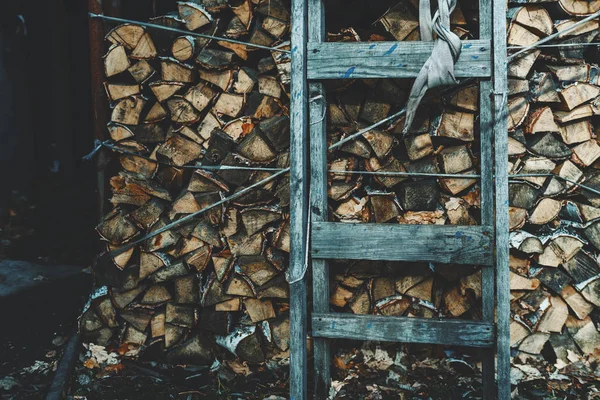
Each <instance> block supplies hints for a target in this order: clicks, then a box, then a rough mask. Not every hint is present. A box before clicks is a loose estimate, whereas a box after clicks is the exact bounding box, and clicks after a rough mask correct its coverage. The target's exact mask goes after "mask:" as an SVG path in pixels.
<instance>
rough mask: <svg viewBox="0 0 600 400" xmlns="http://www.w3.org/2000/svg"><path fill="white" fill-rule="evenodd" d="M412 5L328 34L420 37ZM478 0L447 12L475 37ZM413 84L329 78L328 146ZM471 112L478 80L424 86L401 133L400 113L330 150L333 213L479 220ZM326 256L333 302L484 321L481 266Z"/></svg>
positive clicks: (336, 37)
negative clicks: (415, 109) (426, 88)
mask: <svg viewBox="0 0 600 400" xmlns="http://www.w3.org/2000/svg"><path fill="white" fill-rule="evenodd" d="M418 3H419V2H418V1H401V2H398V1H394V2H390V3H389V4H387V7H388V8H387V9H383V11H382V13H381V14H379V15H378V18H377V19H376V20H371V21H362V24H360V23H359V24H358V25H356V26H352V27H346V28H345V29H341V30H340V33H339V34H330V35H329V37H328V39H329V41H377V40H392V41H394V40H396V41H416V40H420V35H419V22H418V20H419V19H418V11H417V10H418ZM473 3H475V4H473ZM476 3H477V2H465V1H463V2H459V5H458V7H457V8H456V10H455V11H454V12H453V13H452V15H451V24H452V25H451V26H452V31H453V32H455V33H456V34H457V35H458V36H459V37H460V38H461V39H463V40H467V39H473V38H477V32H478V22H477V19H476V16H477V14H478V9H477V4H476ZM412 83H413V80H408V79H404V80H401V79H383V80H363V81H358V80H357V81H344V82H339V83H336V84H330V83H327V84H326V87H327V102H328V116H329V121H328V122H329V123H328V141H329V144H330V145H331V144H334V143H335V142H337V141H339V140H341V139H343V138H344V137H346V136H348V135H349V134H352V133H353V132H355V131H357V130H358V129H361V128H364V127H368V126H369V125H371V124H374V123H376V122H378V121H380V120H382V119H384V118H386V117H388V116H389V115H393V114H394V113H397V112H398V111H399V110H401V109H402V108H403V107H404V106H405V104H406V101H407V98H408V94H409V92H410V89H411V85H412ZM478 120H479V84H478V82H476V81H467V82H465V83H463V84H461V85H457V86H456V87H450V88H441V89H434V90H431V91H429V93H428V94H427V97H426V98H425V100H424V102H423V104H421V105H420V107H419V109H418V112H417V115H416V118H415V121H414V122H413V124H412V127H411V129H410V130H409V132H408V133H407V134H406V135H403V134H402V132H403V128H404V116H401V117H399V118H397V119H396V120H394V121H393V122H392V123H390V124H387V125H382V126H380V127H377V128H375V129H371V130H369V131H368V132H367V133H365V134H364V135H362V136H361V137H358V138H357V139H355V140H353V141H349V142H347V143H345V144H343V145H342V146H340V147H338V148H336V149H335V150H334V151H332V152H330V153H329V158H328V163H329V165H328V167H329V170H330V171H335V172H330V174H329V193H328V195H329V206H330V209H329V215H330V220H332V221H340V222H363V223H378V224H381V223H387V224H390V223H391V224H436V225H444V224H452V225H478V224H480V223H481V209H480V191H481V186H480V181H479V179H477V178H476V177H473V175H477V174H479V172H480V158H481V157H480V145H481V143H480V130H481V128H480V126H479V122H478ZM344 172H346V173H344ZM360 172H366V174H361V173H360ZM378 173H379V175H377V174H378ZM394 173H398V174H397V175H394ZM401 173H413V174H421V175H415V176H406V175H402V174H401ZM436 174H437V175H453V176H442V177H440V176H436ZM457 175H467V176H470V177H466V178H465V177H460V176H457ZM332 240H335V238H332ZM398 246H402V243H398ZM331 264H332V266H331V267H332V274H331V276H332V280H333V281H332V285H331V287H332V289H331V296H330V303H331V305H332V307H333V308H334V309H335V310H337V311H342V312H344V311H346V312H352V313H356V314H379V315H389V316H418V317H441V316H448V317H461V318H468V319H481V313H482V311H481V271H480V268H479V267H478V266H464V265H452V266H447V265H432V264H429V263H402V262H374V261H355V262H336V263H331Z"/></svg>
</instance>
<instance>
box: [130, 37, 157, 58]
mask: <svg viewBox="0 0 600 400" xmlns="http://www.w3.org/2000/svg"><path fill="white" fill-rule="evenodd" d="M157 54H158V52H157V51H156V47H155V46H154V42H153V41H152V37H150V34H149V33H148V32H146V33H144V34H143V35H142V37H141V38H140V40H139V42H138V44H137V46H135V49H133V51H132V52H131V58H133V59H134V60H149V59H153V58H155V57H156V56H157Z"/></svg>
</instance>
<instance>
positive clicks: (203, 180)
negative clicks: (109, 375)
mask: <svg viewBox="0 0 600 400" xmlns="http://www.w3.org/2000/svg"><path fill="white" fill-rule="evenodd" d="M458 3H459V4H458V7H457V9H456V10H455V11H454V13H453V14H452V17H451V22H452V30H453V31H454V32H455V33H456V34H457V35H458V36H459V37H461V39H463V40H468V39H474V38H477V37H478V19H477V17H478V13H479V10H478V9H477V3H478V2H476V1H466V0H463V1H460V0H459V2H458ZM516 3H519V4H516ZM530 3H532V4H528V2H526V1H523V0H521V1H518V2H515V4H511V5H512V6H514V8H511V10H510V12H509V15H508V20H509V28H508V43H509V46H526V45H529V44H531V43H534V42H536V41H537V40H539V39H540V38H543V37H545V36H547V35H549V34H551V33H553V32H557V31H560V30H564V29H566V28H567V27H569V26H570V25H572V24H573V23H574V22H576V21H577V20H578V19H581V17H582V16H584V15H586V14H589V13H592V12H595V11H597V10H598V9H600V0H594V1H586V0H557V1H548V2H539V1H533V0H532V1H530ZM533 3H535V4H533ZM325 5H326V15H327V21H328V25H327V31H328V32H330V33H329V34H328V40H329V41H381V40H391V41H410V40H419V39H420V38H419V30H418V0H402V1H398V0H386V1H381V2H377V3H375V4H373V3H372V2H365V1H362V0H361V1H359V0H354V1H351V2H349V3H348V4H346V2H343V1H341V0H330V1H327V2H326V3H325ZM289 21H290V15H289V4H287V3H285V2H283V1H282V0H262V1H259V0H246V1H240V0H236V1H233V0H232V1H229V2H228V1H226V0H195V1H193V2H188V3H179V10H178V13H175V14H173V15H167V16H163V17H158V18H154V19H153V20H152V21H151V22H152V23H155V24H161V25H166V26H169V27H175V28H178V29H187V30H189V31H190V32H192V31H193V32H200V33H206V34H210V35H216V36H223V37H229V38H235V39H239V40H241V41H247V42H251V43H254V44H259V45H263V46H278V47H279V48H283V49H289V43H287V42H286V40H287V34H288V31H289ZM598 29H599V23H598V20H594V21H590V22H588V23H587V24H585V25H584V26H582V27H579V28H577V29H576V30H575V31H571V32H569V33H566V34H564V35H563V36H561V38H560V39H558V40H556V41H554V42H555V43H568V44H579V43H590V42H592V41H594V40H595V39H596V37H597V35H598ZM106 38H107V42H108V43H109V45H110V48H109V49H108V52H107V54H106V57H105V71H106V76H107V82H106V91H107V95H108V98H109V100H110V102H111V106H112V116H111V122H110V123H109V125H108V127H107V129H108V132H109V133H110V137H111V138H112V140H113V141H114V142H115V143H116V145H117V146H118V147H119V148H121V149H124V150H126V151H127V153H121V154H119V152H118V151H117V152H116V154H117V156H118V159H119V162H120V166H121V171H120V172H119V173H118V174H117V175H115V176H114V177H113V178H112V179H111V182H110V183H111V188H112V197H111V199H110V200H111V202H112V203H113V205H114V209H113V210H112V211H111V212H110V213H109V214H108V215H106V216H105V217H104V219H103V221H102V222H101V223H100V224H99V225H98V227H97V230H98V233H99V234H100V236H101V238H102V239H103V240H104V241H105V242H106V246H107V250H115V249H119V248H121V247H123V246H126V245H127V243H128V242H131V241H133V240H135V239H136V238H140V237H142V236H143V235H145V234H147V233H149V232H152V231H156V230H157V229H160V228H162V227H164V226H166V225H167V224H169V223H171V222H172V221H175V220H177V219H179V218H181V217H182V216H185V215H188V214H190V213H193V212H196V211H198V210H200V209H202V208H203V207H206V206H208V205H210V204H212V203H215V202H217V201H219V200H220V199H221V198H222V197H225V196H227V195H230V194H233V193H235V192H237V191H239V190H241V189H243V188H245V187H248V186H249V185H251V184H253V183H255V182H258V181H260V180H261V179H264V178H266V177H268V176H269V175H271V174H273V172H271V171H248V170H220V171H207V170H202V169H191V168H189V167H190V166H194V165H197V164H202V165H208V166H219V165H221V166H242V167H257V168H262V167H276V168H284V167H287V166H288V147H289V134H290V133H289V119H288V116H287V115H288V109H287V107H288V106H287V104H288V94H287V93H288V90H289V88H288V83H289V76H288V73H289V63H288V61H289V59H288V58H287V56H286V54H284V53H281V52H277V51H268V50H264V49H256V48H252V47H250V46H245V45H243V44H237V43H229V42H225V41H220V40H216V39H206V38H198V37H194V36H190V35H183V34H182V35H179V34H175V33H172V32H165V31H158V30H150V29H147V28H144V27H141V26H138V25H134V24H125V25H120V26H118V27H115V28H114V29H113V30H112V31H111V32H110V33H109V34H108V35H107V37H106ZM596 58H597V48H596V47H563V48H556V47H548V48H541V49H538V50H535V51H531V52H528V53H526V54H525V55H524V56H522V57H519V58H517V59H516V60H514V61H513V62H512V63H511V64H510V67H509V69H508V74H509V91H510V93H509V97H508V107H509V115H508V119H509V127H510V128H509V133H508V134H509V157H510V171H511V174H533V173H535V174H555V175H558V176H559V177H546V176H541V177H539V176H536V177H518V176H515V177H513V178H512V179H511V186H510V223H511V228H510V229H511V232H512V234H511V246H512V250H511V251H512V253H511V262H510V268H511V293H512V299H513V301H512V306H511V315H512V317H513V319H512V323H511V341H512V345H513V346H514V347H515V349H518V350H519V352H520V353H519V354H520V357H522V358H523V359H527V358H528V357H533V358H540V359H541V357H542V356H541V353H542V350H544V349H546V350H552V352H548V351H545V352H544V354H545V357H549V358H548V359H552V357H553V356H548V354H554V355H555V356H556V357H557V358H558V359H559V360H561V361H562V362H564V363H567V364H568V363H570V362H571V361H572V360H573V359H574V358H573V357H578V356H582V357H584V358H585V357H589V356H590V355H593V353H594V351H595V348H597V347H598V346H599V345H600V333H598V330H597V324H598V322H599V321H598V316H599V313H598V311H597V309H598V307H600V279H598V278H599V277H600V267H599V266H598V254H600V222H598V221H600V195H599V194H598V193H595V192H592V191H589V190H585V189H584V188H581V187H579V186H577V185H576V183H583V184H585V185H588V186H591V187H592V188H595V189H596V190H599V191H600V173H597V172H595V171H598V170H600V146H599V145H598V143H597V140H596V132H598V129H599V128H598V117H597V116H598V115H599V114H600V104H599V103H600V97H599V96H600V80H599V79H600V78H599V76H600V69H599V68H598V67H597V66H596V65H595V64H592V63H594V62H597V61H598V60H596ZM411 85H412V81H410V80H343V81H328V82H326V90H327V94H326V100H327V106H326V110H325V112H326V113H327V116H326V118H327V122H328V143H329V144H330V145H331V144H334V143H335V142H337V141H339V140H341V139H343V138H345V137H347V136H348V135H350V134H352V133H354V132H356V131H357V130H359V129H362V128H364V127H367V126H369V125H371V124H373V123H375V122H378V121H380V120H381V119H383V118H385V117H387V116H389V115H391V114H393V113H395V112H397V111H398V110H400V109H401V108H402V107H403V106H404V105H405V103H406V100H407V97H408V93H409V91H410V87H411ZM478 114H479V90H478V82H476V81H467V82H464V83H462V84H461V85H458V86H456V87H450V88H441V89H436V90H432V91H430V93H429V94H428V95H427V96H426V98H425V100H424V103H423V104H421V106H420V107H419V110H418V113H417V117H416V120H415V122H414V123H413V125H412V128H411V130H410V132H409V133H408V134H407V135H406V136H402V134H401V132H402V129H403V126H404V120H403V118H402V117H401V118H399V119H396V120H394V121H393V122H392V123H391V124H387V125H382V126H380V127H378V128H375V129H371V130H370V131H368V132H367V133H365V134H364V135H362V136H361V137H359V138H357V139H356V140H353V141H349V142H347V143H345V144H344V145H342V146H341V147H339V148H336V149H335V150H334V151H331V152H330V154H329V157H328V160H329V163H328V164H329V165H328V167H329V169H330V171H336V172H330V173H329V193H328V195H329V206H330V207H329V215H330V219H331V220H332V221H342V222H363V223H398V224H453V225H476V224H480V223H481V210H480V184H479V180H478V179H475V178H458V177H438V178H435V177H426V176H421V177H406V176H393V175H370V174H360V173H357V172H360V171H366V172H370V173H373V172H384V173H385V172H412V173H430V174H436V173H442V174H465V175H472V174H478V173H479V172H480V168H479V165H480V153H481V150H480V132H481V131H482V130H483V129H489V127H480V126H479V118H478ZM349 172H355V173H352V174H351V173H349ZM288 198H289V183H288V177H287V176H283V177H282V178H279V179H276V180H274V181H272V182H270V183H268V184H266V185H264V186H263V187H261V188H259V189H256V190H254V191H252V192H251V193H250V194H247V195H244V196H243V197H241V198H239V199H236V200H235V201H233V202H230V203H226V204H225V205H223V206H220V207H217V208H214V209H211V210H209V211H208V212H206V213H205V214H203V217H200V218H198V219H196V220H194V221H193V223H189V224H184V225H180V226H177V227H176V228H173V229H170V230H168V231H166V232H163V233H161V234H159V235H158V236H156V237H153V238H151V239H149V240H146V241H145V242H144V243H142V244H141V245H136V246H134V247H133V248H130V249H128V250H127V251H125V252H123V253H121V254H119V255H117V256H114V257H106V255H105V256H104V257H100V258H99V260H98V262H97V265H96V267H95V273H96V278H97V281H98V282H99V283H100V284H102V285H107V286H108V287H109V289H108V294H102V293H103V292H102V293H101V294H100V295H98V296H97V297H95V298H94V299H93V300H92V302H91V304H90V307H89V308H87V311H86V312H85V313H84V315H83V316H82V319H81V330H82V332H83V333H84V335H85V340H94V341H97V342H100V343H109V342H111V341H114V340H117V339H118V340H119V341H120V343H121V344H122V345H125V348H126V349H130V352H131V354H136V353H137V352H138V351H139V350H140V349H145V350H146V352H148V353H150V354H152V355H154V356H158V357H165V358H166V359H167V360H168V361H172V362H192V363H209V362H211V361H212V359H213V358H214V357H215V356H217V357H218V356H219V355H224V354H230V356H236V357H238V358H239V359H241V360H243V361H249V362H262V361H264V360H265V359H269V358H273V357H277V356H281V355H282V353H283V354H285V352H286V351H287V350H288V329H289V319H288V316H287V309H288V286H287V283H286V280H285V270H286V269H287V259H288V253H289V250H290V249H289V225H288V220H289V208H288V204H289V199H288ZM332 240H335V238H332ZM398 245H399V246H402V243H399V244H398ZM331 264H332V265H331V268H332V273H331V278H332V283H331V301H330V302H331V305H332V309H334V310H337V311H345V312H353V313H357V314H380V315H392V316H401V315H402V316H420V317H455V318H459V317H460V318H465V319H480V318H481V271H480V268H479V267H478V266H458V265H450V266H445V265H431V264H428V263H413V264H406V263H404V264H402V265H399V264H400V263H392V262H371V261H369V262H338V263H331ZM151 350H152V351H151ZM226 350H228V351H229V353H227V351H226ZM567 356H569V357H570V358H567ZM595 356H596V357H597V353H596V355H595Z"/></svg>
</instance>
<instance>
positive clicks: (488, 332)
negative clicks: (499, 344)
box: [312, 313, 495, 348]
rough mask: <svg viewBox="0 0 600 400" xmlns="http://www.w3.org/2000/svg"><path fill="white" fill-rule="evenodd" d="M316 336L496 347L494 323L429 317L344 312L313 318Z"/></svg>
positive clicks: (317, 314) (313, 331)
mask: <svg viewBox="0 0 600 400" xmlns="http://www.w3.org/2000/svg"><path fill="white" fill-rule="evenodd" d="M312 333H313V336H314V337H324V338H330V339H354V340H374V341H383V342H403V343H431V344H441V345H455V346H466V347H487V348H490V347H493V346H494V342H495V338H494V324H492V323H490V322H478V321H466V320H456V319H446V320H443V321H440V320H434V319H429V318H411V317H388V316H380V315H355V314H342V313H329V314H319V313H315V314H313V317H312Z"/></svg>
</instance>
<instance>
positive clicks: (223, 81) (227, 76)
mask: <svg viewBox="0 0 600 400" xmlns="http://www.w3.org/2000/svg"><path fill="white" fill-rule="evenodd" d="M198 75H199V77H200V79H202V80H203V81H206V82H210V83H212V84H213V85H215V86H218V87H219V88H221V90H224V91H227V90H228V89H229V87H230V86H231V84H232V82H233V76H234V72H233V70H230V69H226V70H223V71H214V70H204V69H199V70H198Z"/></svg>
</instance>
